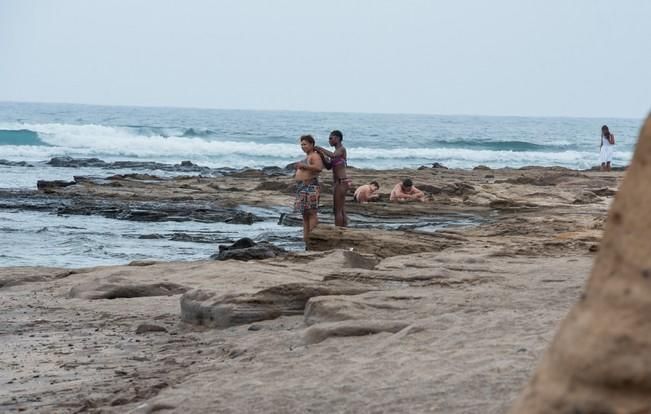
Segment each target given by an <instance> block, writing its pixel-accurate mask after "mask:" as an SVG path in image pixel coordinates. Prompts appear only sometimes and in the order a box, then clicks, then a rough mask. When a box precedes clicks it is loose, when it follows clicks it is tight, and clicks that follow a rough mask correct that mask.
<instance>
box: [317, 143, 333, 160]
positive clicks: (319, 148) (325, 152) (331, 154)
mask: <svg viewBox="0 0 651 414" xmlns="http://www.w3.org/2000/svg"><path fill="white" fill-rule="evenodd" d="M314 149H315V150H316V151H318V152H319V153H321V154H323V155H325V156H326V157H328V158H334V156H335V153H334V152H330V151H328V150H327V149H325V148H323V147H319V146H316V147H314Z"/></svg>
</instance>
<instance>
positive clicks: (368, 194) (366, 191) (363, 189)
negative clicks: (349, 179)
mask: <svg viewBox="0 0 651 414" xmlns="http://www.w3.org/2000/svg"><path fill="white" fill-rule="evenodd" d="M379 189H380V184H378V182H377V181H371V182H370V183H368V184H364V185H360V186H359V187H357V190H355V195H353V200H355V201H357V202H358V203H362V204H364V203H368V202H369V201H377V199H378V198H379V197H380V195H379V194H378V190H379Z"/></svg>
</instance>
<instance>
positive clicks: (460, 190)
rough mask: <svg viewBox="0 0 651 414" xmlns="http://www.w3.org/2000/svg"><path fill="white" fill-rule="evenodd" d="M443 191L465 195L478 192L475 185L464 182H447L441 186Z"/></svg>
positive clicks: (449, 193)
mask: <svg viewBox="0 0 651 414" xmlns="http://www.w3.org/2000/svg"><path fill="white" fill-rule="evenodd" d="M440 192H441V193H444V194H448V195H455V196H465V195H472V194H475V193H477V190H475V187H473V186H472V185H470V184H466V183H464V182H459V183H451V184H446V185H444V186H443V187H442V188H441V191H440Z"/></svg>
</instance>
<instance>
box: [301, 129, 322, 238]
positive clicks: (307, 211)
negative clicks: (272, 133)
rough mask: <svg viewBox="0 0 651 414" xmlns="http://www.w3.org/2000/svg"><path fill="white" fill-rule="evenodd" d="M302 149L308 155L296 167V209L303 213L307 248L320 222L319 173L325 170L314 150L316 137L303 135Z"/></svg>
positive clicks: (304, 236)
mask: <svg viewBox="0 0 651 414" xmlns="http://www.w3.org/2000/svg"><path fill="white" fill-rule="evenodd" d="M300 142H301V149H302V150H303V152H305V154H307V156H306V157H305V159H304V160H303V161H299V162H297V163H296V164H295V165H294V167H295V168H296V174H295V175H294V178H295V179H296V200H295V202H294V211H296V212H298V213H301V214H302V215H303V240H305V243H306V245H305V247H306V248H307V238H308V237H309V235H310V232H311V231H312V230H313V229H314V228H315V227H316V225H317V224H318V223H319V218H318V216H317V213H318V208H319V196H320V195H321V186H320V185H319V179H318V178H319V173H321V171H322V170H323V161H321V157H320V156H319V154H318V153H317V152H316V151H315V150H314V137H312V135H303V136H302V137H301V139H300Z"/></svg>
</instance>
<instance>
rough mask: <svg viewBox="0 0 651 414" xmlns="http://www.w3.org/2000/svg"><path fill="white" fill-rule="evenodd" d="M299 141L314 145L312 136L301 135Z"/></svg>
mask: <svg viewBox="0 0 651 414" xmlns="http://www.w3.org/2000/svg"><path fill="white" fill-rule="evenodd" d="M301 141H307V142H309V143H310V144H312V145H314V137H313V136H312V135H301Z"/></svg>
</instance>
